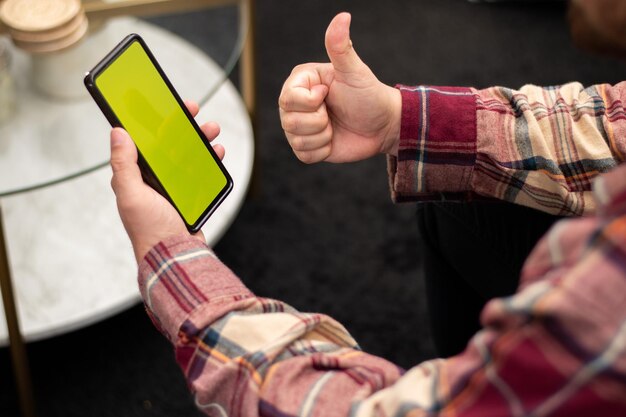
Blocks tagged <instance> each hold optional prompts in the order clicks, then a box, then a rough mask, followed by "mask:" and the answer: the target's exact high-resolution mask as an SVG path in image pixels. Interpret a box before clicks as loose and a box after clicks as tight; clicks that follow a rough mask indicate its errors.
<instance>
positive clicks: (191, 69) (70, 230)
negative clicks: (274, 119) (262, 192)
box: [0, 18, 254, 345]
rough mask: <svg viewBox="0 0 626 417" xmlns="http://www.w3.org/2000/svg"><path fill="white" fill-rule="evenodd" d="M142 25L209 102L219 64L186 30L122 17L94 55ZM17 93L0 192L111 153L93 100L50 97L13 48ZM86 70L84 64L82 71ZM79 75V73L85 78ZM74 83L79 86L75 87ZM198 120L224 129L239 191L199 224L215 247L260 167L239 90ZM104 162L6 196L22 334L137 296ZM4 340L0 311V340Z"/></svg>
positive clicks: (1, 130) (181, 82)
mask: <svg viewBox="0 0 626 417" xmlns="http://www.w3.org/2000/svg"><path fill="white" fill-rule="evenodd" d="M131 32H136V33H139V34H140V35H141V36H142V37H144V39H145V40H146V42H147V43H148V45H149V46H150V47H151V49H152V50H153V53H154V54H155V56H156V57H157V59H158V60H159V61H160V63H161V65H162V67H163V69H164V71H165V72H166V73H167V74H168V76H169V77H170V79H171V81H172V84H173V85H174V87H175V88H176V89H177V90H178V92H179V94H180V95H181V97H183V98H188V99H193V100H198V101H199V100H201V99H202V98H203V96H204V94H206V92H207V91H209V90H210V89H211V88H212V86H213V85H214V84H215V83H216V82H219V81H220V80H221V79H222V76H223V73H222V70H221V68H219V66H218V65H216V64H215V63H214V62H213V61H212V60H211V59H210V58H208V57H207V56H206V55H205V54H204V53H202V52H201V51H200V50H198V49H197V48H196V47H194V46H193V45H191V44H189V43H187V42H186V41H184V40H182V39H180V38H179V37H177V36H175V35H173V34H171V33H169V32H167V31H164V30H162V29H160V28H157V27H155V26H153V25H150V24H148V23H145V22H142V21H139V20H135V19H131V18H122V19H117V20H115V21H112V22H111V23H110V24H109V25H108V26H107V27H106V28H105V29H104V30H103V31H101V32H99V33H98V35H97V36H99V39H98V41H97V48H98V49H100V51H99V52H101V53H99V54H98V55H97V58H94V59H95V60H94V62H88V63H85V62H81V63H80V64H81V66H83V67H84V71H86V70H89V69H90V68H91V67H92V66H93V65H94V64H95V63H96V61H97V60H98V59H99V58H100V57H102V56H104V54H105V53H106V52H107V51H108V50H109V49H110V48H111V47H112V46H114V45H115V44H116V43H117V42H118V41H119V40H121V39H122V38H123V37H124V36H125V35H126V34H128V33H131ZM15 57H16V59H15V62H14V68H13V69H14V73H15V75H16V78H17V80H16V81H17V87H18V95H19V96H20V97H21V99H20V101H19V103H18V104H19V105H18V109H17V113H16V115H15V117H14V118H13V119H12V120H11V121H10V122H8V123H6V124H4V125H3V126H1V127H0V194H2V193H4V192H6V191H11V190H14V189H20V188H23V187H30V186H36V185H39V184H41V183H46V182H49V181H54V180H57V179H63V178H64V177H66V176H68V175H72V174H74V173H77V172H81V171H82V170H85V169H88V168H89V167H92V166H95V165H98V164H101V163H103V162H105V161H107V160H108V157H109V143H108V135H109V130H110V128H109V125H108V123H107V122H106V120H105V119H104V116H102V114H101V113H100V111H99V109H98V108H97V106H96V105H95V103H93V102H92V100H91V99H90V98H89V97H88V96H87V95H85V96H84V97H82V98H77V99H76V98H75V99H63V100H61V99H58V98H57V99H52V98H49V97H46V96H45V95H42V94H41V93H40V92H38V91H37V89H36V88H35V87H34V85H33V83H32V82H31V81H29V79H30V77H32V71H33V69H32V62H31V61H30V60H29V58H28V57H27V56H25V55H22V54H21V53H19V52H16V54H15ZM84 71H83V72H84ZM77 82H80V83H81V86H80V88H83V87H82V77H81V78H80V79H79V80H77ZM76 88H78V86H77V87H76ZM197 119H198V120H199V121H201V122H203V121H208V120H213V121H217V122H218V123H219V124H220V125H221V134H220V137H219V138H218V142H221V143H223V144H224V146H225V147H226V150H227V152H226V158H225V159H224V164H225V166H226V168H227V169H228V171H229V172H230V173H231V175H232V177H233V180H234V184H235V187H234V189H233V191H232V193H231V194H230V195H229V196H228V198H227V199H226V200H225V201H224V203H223V204H222V205H221V206H220V207H219V208H218V210H217V211H216V213H215V214H214V215H213V216H212V217H211V218H210V219H209V221H208V222H207V223H206V225H205V226H204V227H203V232H204V234H205V236H206V238H207V241H208V242H209V244H214V243H216V242H217V240H219V238H220V237H221V236H222V235H223V233H224V232H225V231H226V230H227V228H228V227H229V226H230V224H231V223H232V222H233V221H234V219H235V217H236V215H237V213H238V211H239V209H240V207H241V204H242V202H243V200H244V198H245V194H246V192H247V188H248V184H249V181H250V177H251V173H252V163H253V154H254V139H253V133H252V127H251V124H250V120H249V117H248V114H247V112H246V109H245V106H244V105H243V103H242V101H241V98H240V96H239V94H238V92H237V91H236V89H235V88H234V87H233V85H232V84H231V83H229V82H225V83H223V84H222V85H221V87H220V88H219V89H218V90H217V92H216V93H215V94H214V95H213V97H212V98H211V99H210V100H209V101H208V102H207V103H205V104H204V105H203V106H202V108H201V111H200V113H199V114H198V116H197ZM110 177H111V173H110V169H109V168H108V166H105V167H104V168H100V169H97V170H95V171H93V172H90V173H87V174H84V175H80V176H78V177H77V178H74V179H70V180H66V181H61V182H59V183H58V184H55V185H50V186H47V187H44V188H41V189H38V190H36V191H30V192H22V193H17V194H14V195H10V196H7V197H3V198H1V199H0V206H1V209H2V212H3V217H4V222H5V234H6V240H7V242H6V243H7V249H8V252H9V263H10V267H11V275H12V279H13V286H14V291H15V293H16V302H17V307H18V317H19V320H20V326H21V329H22V333H23V335H24V338H25V340H26V341H34V340H39V339H42V338H47V337H51V336H54V335H59V334H62V333H65V332H68V331H71V330H74V329H78V328H81V327H83V326H86V325H89V324H91V323H94V322H96V321H99V320H102V319H104V318H107V317H110V316H111V315H113V314H115V313H117V312H119V311H122V310H123V309H125V308H128V307H129V306H131V305H133V304H136V303H137V302H139V293H138V289H137V284H136V274H137V269H136V264H135V261H134V258H133V255H132V250H131V247H130V243H129V241H128V238H127V236H126V234H125V232H124V229H123V227H122V225H121V222H120V220H119V217H118V215H117V210H116V207H115V200H114V196H113V192H112V191H111V187H110ZM7 343H8V332H7V328H6V322H5V321H4V320H2V319H0V345H6V344H7Z"/></svg>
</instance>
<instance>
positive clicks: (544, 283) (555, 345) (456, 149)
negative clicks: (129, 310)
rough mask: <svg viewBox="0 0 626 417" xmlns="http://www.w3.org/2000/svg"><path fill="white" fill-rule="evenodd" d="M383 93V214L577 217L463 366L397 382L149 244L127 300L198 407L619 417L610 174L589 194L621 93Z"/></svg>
mask: <svg viewBox="0 0 626 417" xmlns="http://www.w3.org/2000/svg"><path fill="white" fill-rule="evenodd" d="M399 88H400V89H401V90H402V95H403V120H402V138H401V144H400V150H399V155H398V157H397V158H390V159H389V173H390V181H391V184H392V194H393V195H394V197H395V198H396V199H397V200H402V199H411V198H414V197H420V192H422V193H424V194H428V193H429V192H431V190H432V189H433V187H440V186H442V185H443V186H447V187H449V188H450V189H449V190H448V189H446V190H444V191H446V192H448V191H450V192H452V194H453V195H455V196H457V197H463V196H465V197H467V196H468V195H469V193H475V194H477V193H484V194H483V195H486V196H490V197H497V198H504V199H508V200H510V201H514V202H517V203H521V204H527V205H530V206H534V207H538V208H542V209H544V210H546V211H556V212H560V213H578V212H586V211H587V210H590V209H591V208H594V211H595V213H594V215H593V216H592V215H590V216H586V217H582V218H576V219H574V218H570V219H566V220H563V221H561V222H559V223H557V224H556V226H555V227H554V228H553V229H552V230H551V231H550V232H549V233H548V234H547V235H546V236H545V237H544V239H543V240H542V241H541V242H540V243H539V244H538V245H537V247H536V248H535V250H534V252H533V253H532V254H531V256H530V257H529V259H528V260H527V263H526V265H525V267H524V270H523V272H522V278H521V284H520V288H519V291H518V292H517V294H515V295H514V296H512V297H509V298H503V299H495V300H492V301H491V302H489V303H488V304H487V306H486V307H485V309H484V311H483V313H482V317H481V320H482V324H483V326H484V328H483V330H482V331H480V332H479V333H477V334H476V335H475V337H474V338H473V339H472V340H471V342H470V343H469V344H468V346H467V349H466V350H465V351H464V352H463V353H462V354H460V355H458V356H456V357H453V358H450V359H447V360H441V359H440V360H432V361H427V362H425V363H422V364H419V365H417V366H415V367H414V368H412V369H409V370H403V369H401V368H399V367H398V366H396V365H394V364H393V363H390V362H388V361H387V360H385V359H382V358H379V357H375V356H373V355H369V354H367V353H366V352H363V351H361V350H360V349H359V347H358V345H357V343H356V342H355V341H354V340H353V339H352V337H351V336H350V335H349V333H348V332H347V331H346V329H345V328H344V327H343V326H342V325H341V324H340V323H338V322H336V321H334V320H333V319H332V318H330V317H327V316H325V315H323V314H314V313H302V312H298V311H296V310H295V309H294V308H292V307H290V306H288V305H286V304H285V303H283V302H281V301H277V300H271V299H266V298H261V297H257V296H255V295H254V294H252V293H251V292H250V291H249V290H248V289H247V288H246V287H245V285H244V284H243V283H242V281H241V280H240V279H239V278H238V277H237V276H235V275H234V274H233V272H231V271H230V270H229V269H228V268H227V267H226V266H225V265H224V264H222V263H221V262H220V261H219V260H218V259H217V257H216V256H215V255H214V254H213V252H212V251H211V250H210V249H209V248H207V247H206V246H204V245H203V244H202V243H201V242H198V240H197V239H193V238H190V237H188V236H178V237H172V238H170V239H168V240H166V241H163V242H161V243H159V244H158V245H157V246H155V247H154V248H152V249H151V250H150V252H149V253H148V254H147V255H146V257H145V258H144V259H143V260H142V262H141V263H140V267H139V284H140V285H139V286H140V290H141V294H142V296H143V298H144V301H145V304H146V307H147V311H148V314H149V315H150V317H151V318H152V319H153V322H154V323H155V325H156V326H157V327H158V328H159V329H160V330H161V331H162V333H163V334H164V335H165V336H166V337H167V338H168V339H169V340H170V341H171V342H172V343H173V345H174V346H175V355H176V360H177V362H178V363H179V365H180V367H181V368H182V371H183V373H184V375H185V376H186V378H187V380H188V382H189V386H190V389H191V391H192V393H193V395H194V398H195V401H196V404H197V406H198V407H199V408H200V409H202V410H203V411H205V412H206V413H207V414H209V415H216V416H226V415H228V416H257V415H264V416H312V417H314V416H324V417H328V416H335V415H336V416H346V415H351V416H373V415H377V416H383V415H387V416H390V415H393V416H402V415H411V416H422V415H423V416H433V415H440V416H475V415H478V416H487V415H494V416H522V415H537V416H560V415H567V416H570V417H571V416H590V415H603V416H623V415H626V165H624V166H622V167H618V168H617V169H615V170H612V171H611V172H610V173H608V174H606V175H602V176H599V177H598V178H596V180H595V181H594V187H593V188H594V192H592V191H591V188H592V187H591V177H592V176H593V175H594V174H595V173H597V172H596V171H607V170H609V169H610V168H612V167H613V166H615V165H617V164H619V162H620V161H621V159H622V155H623V153H624V152H625V151H626V149H625V145H624V140H625V137H626V136H625V135H624V133H625V129H626V115H625V114H624V110H623V108H622V105H621V97H622V96H623V95H624V93H625V89H626V86H625V85H624V84H619V85H616V86H613V87H611V86H607V85H600V86H594V87H590V88H587V89H583V88H582V87H581V86H580V85H578V84H569V85H565V86H563V87H560V88H547V89H545V88H539V87H534V86H527V87H524V88H522V89H521V90H520V91H511V90H506V89H503V88H492V89H487V90H482V91H476V90H473V89H450V88H433V87H419V88H410V87H402V86H399ZM548 103H549V104H548ZM464 108H465V109H471V111H472V112H473V115H471V114H470V115H468V114H463V112H462V111H460V109H464ZM446 112H448V114H446ZM472 135H473V137H472ZM505 141H510V142H511V143H510V144H508V145H506V146H505V145H503V142H505ZM446 160H447V162H446ZM470 171H471V172H470ZM439 191H441V190H439ZM403 193H404V194H403ZM592 194H593V195H592Z"/></svg>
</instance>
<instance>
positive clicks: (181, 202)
mask: <svg viewBox="0 0 626 417" xmlns="http://www.w3.org/2000/svg"><path fill="white" fill-rule="evenodd" d="M95 86H96V87H97V89H98V90H99V92H100V94H101V95H102V96H103V98H104V99H105V100H106V102H107V104H108V106H109V107H110V109H111V111H112V112H113V113H114V114H115V116H116V118H117V119H118V120H119V122H120V123H121V125H122V126H123V127H124V128H125V129H126V131H127V132H128V133H129V134H130V136H131V137H132V139H133V141H134V142H135V144H136V145H137V149H138V150H139V152H140V153H141V155H142V156H143V158H144V160H145V161H146V163H147V164H148V165H149V166H150V168H151V170H152V172H153V173H154V175H155V176H156V178H157V179H158V181H159V182H160V184H161V186H162V187H163V189H164V190H165V192H166V193H167V195H168V196H169V198H170V200H171V201H172V203H173V204H174V206H175V207H176V208H177V209H178V211H179V212H180V214H181V216H182V217H183V219H184V220H185V222H186V223H187V224H188V225H194V224H196V223H197V222H198V221H199V219H200V218H201V217H203V216H204V215H207V210H208V208H209V207H211V206H212V205H213V204H214V203H215V201H216V199H219V197H221V196H223V194H224V193H225V191H227V190H228V188H229V186H230V181H229V178H228V177H227V176H226V174H225V173H224V171H223V166H222V165H221V164H220V163H219V162H218V160H217V159H216V156H215V155H214V154H212V153H211V152H210V151H209V149H208V147H210V145H209V144H208V141H207V139H206V138H205V137H204V135H202V136H200V134H199V132H198V130H197V125H196V126H194V124H195V123H192V121H190V120H189V117H188V116H187V114H186V113H185V111H184V110H183V109H182V108H181V103H180V102H179V101H178V100H177V98H176V97H175V96H174V95H173V93H172V91H171V90H170V88H169V86H168V84H167V83H166V82H165V81H164V80H163V78H162V76H161V74H160V73H159V71H158V69H157V68H156V67H155V66H154V64H153V63H152V60H151V59H150V56H149V55H148V54H147V53H146V51H145V50H144V48H143V46H142V44H141V43H140V42H138V41H136V40H135V41H133V42H131V43H130V44H129V45H128V46H127V47H126V48H125V49H123V50H122V51H121V52H120V53H119V55H117V56H116V57H115V59H113V60H111V62H109V63H108V65H107V66H105V67H104V68H103V69H102V70H101V71H100V72H98V73H97V74H95Z"/></svg>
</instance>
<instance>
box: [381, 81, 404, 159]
mask: <svg viewBox="0 0 626 417" xmlns="http://www.w3.org/2000/svg"><path fill="white" fill-rule="evenodd" d="M385 87H386V91H387V96H388V107H387V108H388V110H389V125H388V127H387V131H386V134H385V136H384V139H383V146H382V149H381V153H384V154H387V155H391V156H398V147H399V143H400V125H401V120H402V94H401V93H400V90H398V89H397V88H394V87H390V86H387V85H385Z"/></svg>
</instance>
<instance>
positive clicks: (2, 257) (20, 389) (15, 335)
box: [0, 207, 35, 417]
mask: <svg viewBox="0 0 626 417" xmlns="http://www.w3.org/2000/svg"><path fill="white" fill-rule="evenodd" d="M0 290H1V291H2V302H3V303H4V316H5V318H6V321H7V328H8V330H9V345H10V346H9V348H10V350H11V360H12V362H13V372H14V374H15V384H16V387H17V393H18V396H19V404H20V409H21V412H22V417H34V416H35V402H34V399H33V389H32V384H31V380H30V371H29V369H28V358H27V356H26V345H25V344H24V339H23V338H22V333H21V332H20V325H19V319H18V317H17V306H16V302H15V295H14V293H13V285H12V283H11V270H10V267H9V256H8V252H7V248H6V243H5V235H4V226H3V222H2V207H0Z"/></svg>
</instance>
